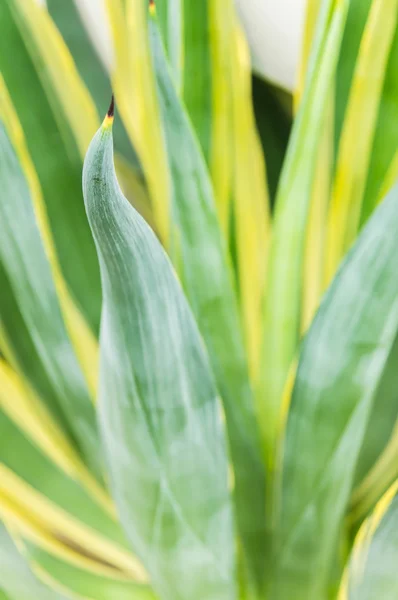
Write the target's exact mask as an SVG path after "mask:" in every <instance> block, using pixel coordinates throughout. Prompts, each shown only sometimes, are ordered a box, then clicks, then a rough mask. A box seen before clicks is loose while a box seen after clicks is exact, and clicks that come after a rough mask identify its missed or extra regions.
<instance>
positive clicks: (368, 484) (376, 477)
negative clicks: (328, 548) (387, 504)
mask: <svg viewBox="0 0 398 600" xmlns="http://www.w3.org/2000/svg"><path fill="white" fill-rule="evenodd" d="M397 456H398V422H397V423H396V424H395V427H394V431H393V433H392V435H391V438H390V441H389V442H388V444H387V446H386V448H385V449H384V451H383V453H382V454H381V456H380V457H379V459H378V461H377V462H376V464H375V465H374V467H373V468H372V469H371V471H370V472H369V473H368V475H367V476H366V477H365V479H364V480H363V481H362V483H361V484H360V485H359V486H358V487H357V489H356V490H354V493H353V496H352V500H351V505H352V510H351V513H350V516H349V520H350V522H352V523H357V522H358V521H359V520H360V519H361V518H362V517H363V516H364V515H366V514H367V512H368V511H369V510H370V509H371V508H372V506H373V505H374V503H375V502H376V501H377V499H378V498H379V497H380V495H381V494H382V493H383V492H384V490H385V489H386V487H387V486H388V485H389V484H390V483H391V481H393V480H394V479H395V478H396V477H398V461H397Z"/></svg>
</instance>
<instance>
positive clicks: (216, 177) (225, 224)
mask: <svg viewBox="0 0 398 600" xmlns="http://www.w3.org/2000/svg"><path fill="white" fill-rule="evenodd" d="M209 11H210V14H209V22H210V44H211V68H212V74H213V77H212V92H213V94H212V96H213V99H212V104H213V105H212V135H211V142H212V143H211V152H210V170H211V178H212V181H213V189H214V196H215V199H216V204H217V210H218V218H219V222H220V225H221V229H222V231H223V233H224V236H225V239H226V240H228V237H229V225H230V219H231V198H232V170H233V164H232V163H233V154H232V147H231V135H232V132H231V94H230V76H229V72H230V53H231V47H230V46H231V35H232V30H233V26H234V11H233V6H232V3H231V2H230V0H218V1H217V2H210V3H209Z"/></svg>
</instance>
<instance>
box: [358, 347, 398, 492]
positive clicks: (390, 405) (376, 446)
mask: <svg viewBox="0 0 398 600" xmlns="http://www.w3.org/2000/svg"><path fill="white" fill-rule="evenodd" d="M397 361H398V337H397V338H396V340H395V342H394V345H393V347H392V349H391V352H390V356H389V358H388V361H387V363H386V366H385V369H384V373H383V376H382V378H381V381H380V384H379V388H378V390H377V395H376V398H375V402H374V407H373V410H372V416H371V418H370V420H369V424H368V427H367V431H366V435H365V439H364V442H363V445H362V449H361V453H360V455H359V459H358V464H357V469H356V474H355V483H356V484H357V485H358V484H359V483H361V482H362V481H363V480H364V479H365V478H366V476H367V475H368V474H369V472H370V471H371V469H372V467H374V465H375V464H376V462H377V461H378V459H379V458H380V457H381V455H382V454H383V451H384V449H385V447H386V446H387V444H388V442H389V441H390V439H391V437H392V435H393V432H394V426H395V425H396V423H397V419H398V370H397V364H398V362H397ZM397 468H398V467H397ZM387 483H388V482H386V487H387Z"/></svg>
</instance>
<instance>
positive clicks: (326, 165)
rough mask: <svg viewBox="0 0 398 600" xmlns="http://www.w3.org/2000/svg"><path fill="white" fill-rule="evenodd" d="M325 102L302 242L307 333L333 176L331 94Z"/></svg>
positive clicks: (320, 285) (320, 274) (318, 289)
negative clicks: (303, 243) (325, 112)
mask: <svg viewBox="0 0 398 600" xmlns="http://www.w3.org/2000/svg"><path fill="white" fill-rule="evenodd" d="M327 102H328V110H327V114H326V118H325V123H324V130H323V134H322V139H321V141H320V145H319V151H318V158H317V163H316V171H315V174H314V183H313V189H312V194H311V201H310V209H309V214H308V224H307V233H306V241H305V256H304V273H303V281H304V283H303V306H302V317H301V328H302V331H303V332H306V331H307V329H308V327H309V326H310V324H311V322H312V319H313V317H314V315H315V313H316V310H317V308H318V306H319V302H320V299H321V297H322V294H323V292H324V264H325V252H326V237H327V235H326V234H327V217H328V209H329V200H330V190H331V183H332V177H333V174H332V165H333V151H334V136H333V126H334V104H333V94H330V98H329V100H328V101H327Z"/></svg>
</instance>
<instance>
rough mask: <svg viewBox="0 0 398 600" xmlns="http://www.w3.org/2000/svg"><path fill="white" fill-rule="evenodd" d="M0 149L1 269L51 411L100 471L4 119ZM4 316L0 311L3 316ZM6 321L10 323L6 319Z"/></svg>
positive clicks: (84, 399)
mask: <svg viewBox="0 0 398 600" xmlns="http://www.w3.org/2000/svg"><path fill="white" fill-rule="evenodd" d="M0 151H1V157H2V160H1V162H0V181H1V185H2V190H3V193H2V201H1V202H0V214H1V221H2V235H1V236H0V261H1V264H2V268H3V269H4V270H5V272H6V274H7V280H8V281H9V284H10V287H11V289H12V291H13V293H14V294H15V296H16V297H17V298H18V300H19V310H20V311H21V316H22V318H23V321H24V323H25V324H26V327H27V328H28V330H29V335H30V337H31V340H32V343H33V347H34V350H35V353H36V357H37V360H38V363H39V365H41V366H42V367H43V368H44V370H45V372H46V373H47V375H48V378H49V381H50V382H51V389H52V392H53V397H52V398H51V401H52V403H54V404H55V406H56V408H57V411H56V413H55V414H56V415H57V414H59V413H60V414H61V415H62V417H63V420H64V422H65V421H66V422H67V424H68V428H69V430H70V431H72V432H73V435H74V439H75V440H76V442H77V446H78V448H79V449H80V451H81V452H82V454H83V455H84V456H85V458H86V460H87V461H88V463H89V464H91V465H92V467H93V469H94V471H95V472H96V473H97V475H98V476H99V474H100V473H101V460H100V457H98V448H99V441H98V438H97V431H96V421H95V411H94V407H93V405H92V403H91V400H90V395H89V393H88V390H87V387H86V384H85V381H84V379H83V376H82V373H81V371H80V368H79V365H78V362H77V360H76V356H75V354H74V351H73V348H72V346H71V343H70V342H69V339H68V336H67V332H66V329H65V325H64V322H63V320H62V315H61V311H60V307H59V304H58V299H57V294H56V289H55V286H54V284H53V280H52V276H51V270H50V266H49V262H48V260H47V256H46V254H45V250H44V248H43V244H42V240H41V237H40V232H39V229H38V226H37V221H36V215H35V213H34V209H33V205H32V203H31V200H30V193H29V189H28V186H27V183H26V180H25V178H24V176H23V173H22V171H21V167H20V165H19V163H18V160H17V157H16V155H15V153H14V150H13V147H12V146H11V143H10V141H9V139H8V136H7V132H6V130H5V128H4V126H3V124H1V125H0ZM8 317H9V315H7V314H4V313H2V314H1V318H2V319H6V318H8ZM10 325H11V326H12V322H11V323H10V322H9V321H8V326H10ZM11 343H12V342H11ZM49 406H50V408H51V404H49Z"/></svg>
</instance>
